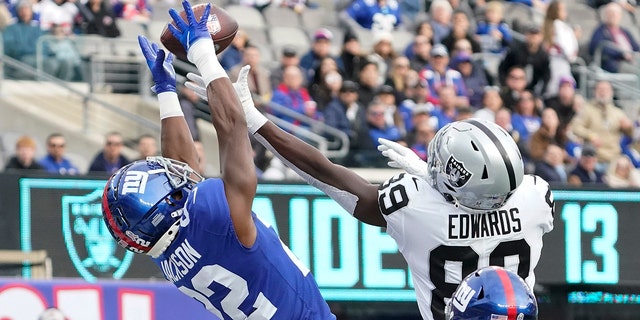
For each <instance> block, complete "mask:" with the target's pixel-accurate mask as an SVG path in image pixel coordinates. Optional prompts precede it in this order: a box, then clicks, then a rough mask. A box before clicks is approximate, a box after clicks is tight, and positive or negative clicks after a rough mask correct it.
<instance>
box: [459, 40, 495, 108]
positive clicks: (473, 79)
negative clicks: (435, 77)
mask: <svg viewBox="0 0 640 320" xmlns="http://www.w3.org/2000/svg"><path fill="white" fill-rule="evenodd" d="M451 68H453V70H456V71H458V72H460V74H461V75H462V79H463V80H464V87H465V89H466V97H467V99H469V104H470V105H471V106H472V107H474V108H476V109H479V108H480V107H482V96H483V90H484V88H485V87H487V86H488V85H489V82H488V81H487V75H486V73H485V72H484V69H483V68H482V66H481V65H480V64H475V63H474V61H473V60H472V58H471V56H470V55H469V54H467V53H464V52H462V53H458V54H457V55H456V56H454V57H453V60H452V61H451Z"/></svg>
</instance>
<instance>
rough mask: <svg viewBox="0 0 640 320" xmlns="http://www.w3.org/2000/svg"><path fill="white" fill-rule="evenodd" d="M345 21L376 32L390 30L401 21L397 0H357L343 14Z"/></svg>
mask: <svg viewBox="0 0 640 320" xmlns="http://www.w3.org/2000/svg"><path fill="white" fill-rule="evenodd" d="M341 17H342V19H343V21H345V22H347V24H349V25H351V26H353V25H354V22H355V25H357V26H359V27H362V28H365V29H369V30H371V31H373V32H374V33H376V32H390V31H392V30H393V29H394V28H396V27H397V26H398V25H400V23H401V21H402V20H401V15H400V8H399V7H398V2H397V1H396V0H355V1H353V2H352V3H351V5H350V6H349V7H348V8H347V9H345V11H344V13H342V14H341Z"/></svg>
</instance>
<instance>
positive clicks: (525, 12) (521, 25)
mask: <svg viewBox="0 0 640 320" xmlns="http://www.w3.org/2000/svg"><path fill="white" fill-rule="evenodd" d="M503 4H504V20H505V21H506V22H507V23H508V24H509V25H510V26H511V28H512V29H513V30H515V31H517V32H520V33H524V29H525V27H526V26H527V25H528V24H530V23H531V22H532V21H533V20H532V19H533V14H532V9H531V7H529V6H527V5H525V4H521V3H515V2H503Z"/></svg>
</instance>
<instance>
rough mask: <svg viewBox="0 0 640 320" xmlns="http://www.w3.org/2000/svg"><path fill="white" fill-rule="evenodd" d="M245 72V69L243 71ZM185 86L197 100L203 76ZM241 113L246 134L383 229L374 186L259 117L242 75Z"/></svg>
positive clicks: (362, 218) (238, 87)
mask: <svg viewBox="0 0 640 320" xmlns="http://www.w3.org/2000/svg"><path fill="white" fill-rule="evenodd" d="M243 70H245V74H246V72H248V66H245V67H244V68H243ZM187 77H188V78H189V79H190V80H191V82H187V87H189V88H191V89H192V90H194V91H195V92H196V94H198V95H199V96H200V97H201V98H204V99H208V97H207V95H206V94H205V93H206V92H205V89H204V88H205V85H204V80H203V77H200V76H198V75H195V74H189V75H187ZM234 87H235V89H236V92H237V93H238V97H239V98H240V102H241V103H242V108H243V110H244V113H245V117H246V121H247V127H248V128H249V132H250V133H251V134H254V135H255V137H256V139H257V140H258V141H259V142H260V143H262V144H263V145H264V146H265V147H266V148H267V149H269V150H270V151H271V152H273V153H274V154H275V155H276V156H277V157H278V158H279V159H280V160H282V161H283V162H284V163H285V164H286V165H287V166H288V167H290V168H292V169H293V170H294V171H295V172H296V173H297V174H298V175H300V176H301V177H302V178H303V179H304V180H305V181H306V182H307V183H308V184H310V185H312V186H314V187H316V188H318V189H320V190H321V191H323V192H324V193H326V194H327V195H328V196H330V197H331V198H332V199H334V200H335V201H336V202H338V203H339V204H340V205H341V206H342V207H343V208H345V209H346V210H347V211H348V212H349V213H351V214H353V215H354V216H355V217H356V218H357V219H358V220H360V221H362V222H365V223H368V224H371V225H376V226H381V227H384V226H386V221H385V220H384V218H383V217H382V215H381V213H380V210H379V209H378V201H377V199H378V192H377V186H376V185H374V184H371V183H369V182H368V181H366V180H365V179H363V178H362V177H360V176H359V175H357V174H356V173H355V172H353V171H351V170H349V169H347V168H345V167H343V166H340V165H336V164H333V163H332V162H331V161H329V160H328V159H327V158H326V157H325V156H324V155H323V154H322V153H321V152H320V151H318V150H317V149H316V148H314V147H312V146H310V145H308V144H307V143H305V142H303V141H301V140H300V139H298V138H296V137H295V136H293V135H291V134H289V133H287V132H285V131H284V130H282V129H280V128H279V127H278V126H276V125H275V124H273V123H272V122H269V121H267V118H266V117H265V116H264V115H262V114H261V113H260V112H259V111H258V110H257V109H256V108H255V107H254V105H253V100H252V99H251V92H250V91H249V86H248V84H247V81H246V75H245V76H244V77H242V76H241V77H239V78H238V82H236V83H235V84H234Z"/></svg>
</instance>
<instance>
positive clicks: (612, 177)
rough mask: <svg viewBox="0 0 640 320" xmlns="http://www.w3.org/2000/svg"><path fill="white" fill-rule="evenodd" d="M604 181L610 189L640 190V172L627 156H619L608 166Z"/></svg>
mask: <svg viewBox="0 0 640 320" xmlns="http://www.w3.org/2000/svg"><path fill="white" fill-rule="evenodd" d="M605 181H606V183H607V185H608V186H609V187H611V188H616V189H618V188H640V171H638V169H636V168H635V167H634V166H633V164H632V163H631V160H630V159H629V158H628V157H627V156H625V155H621V156H619V157H618V158H617V159H615V160H614V161H613V162H612V163H611V164H610V165H609V169H607V172H606V173H605Z"/></svg>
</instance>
